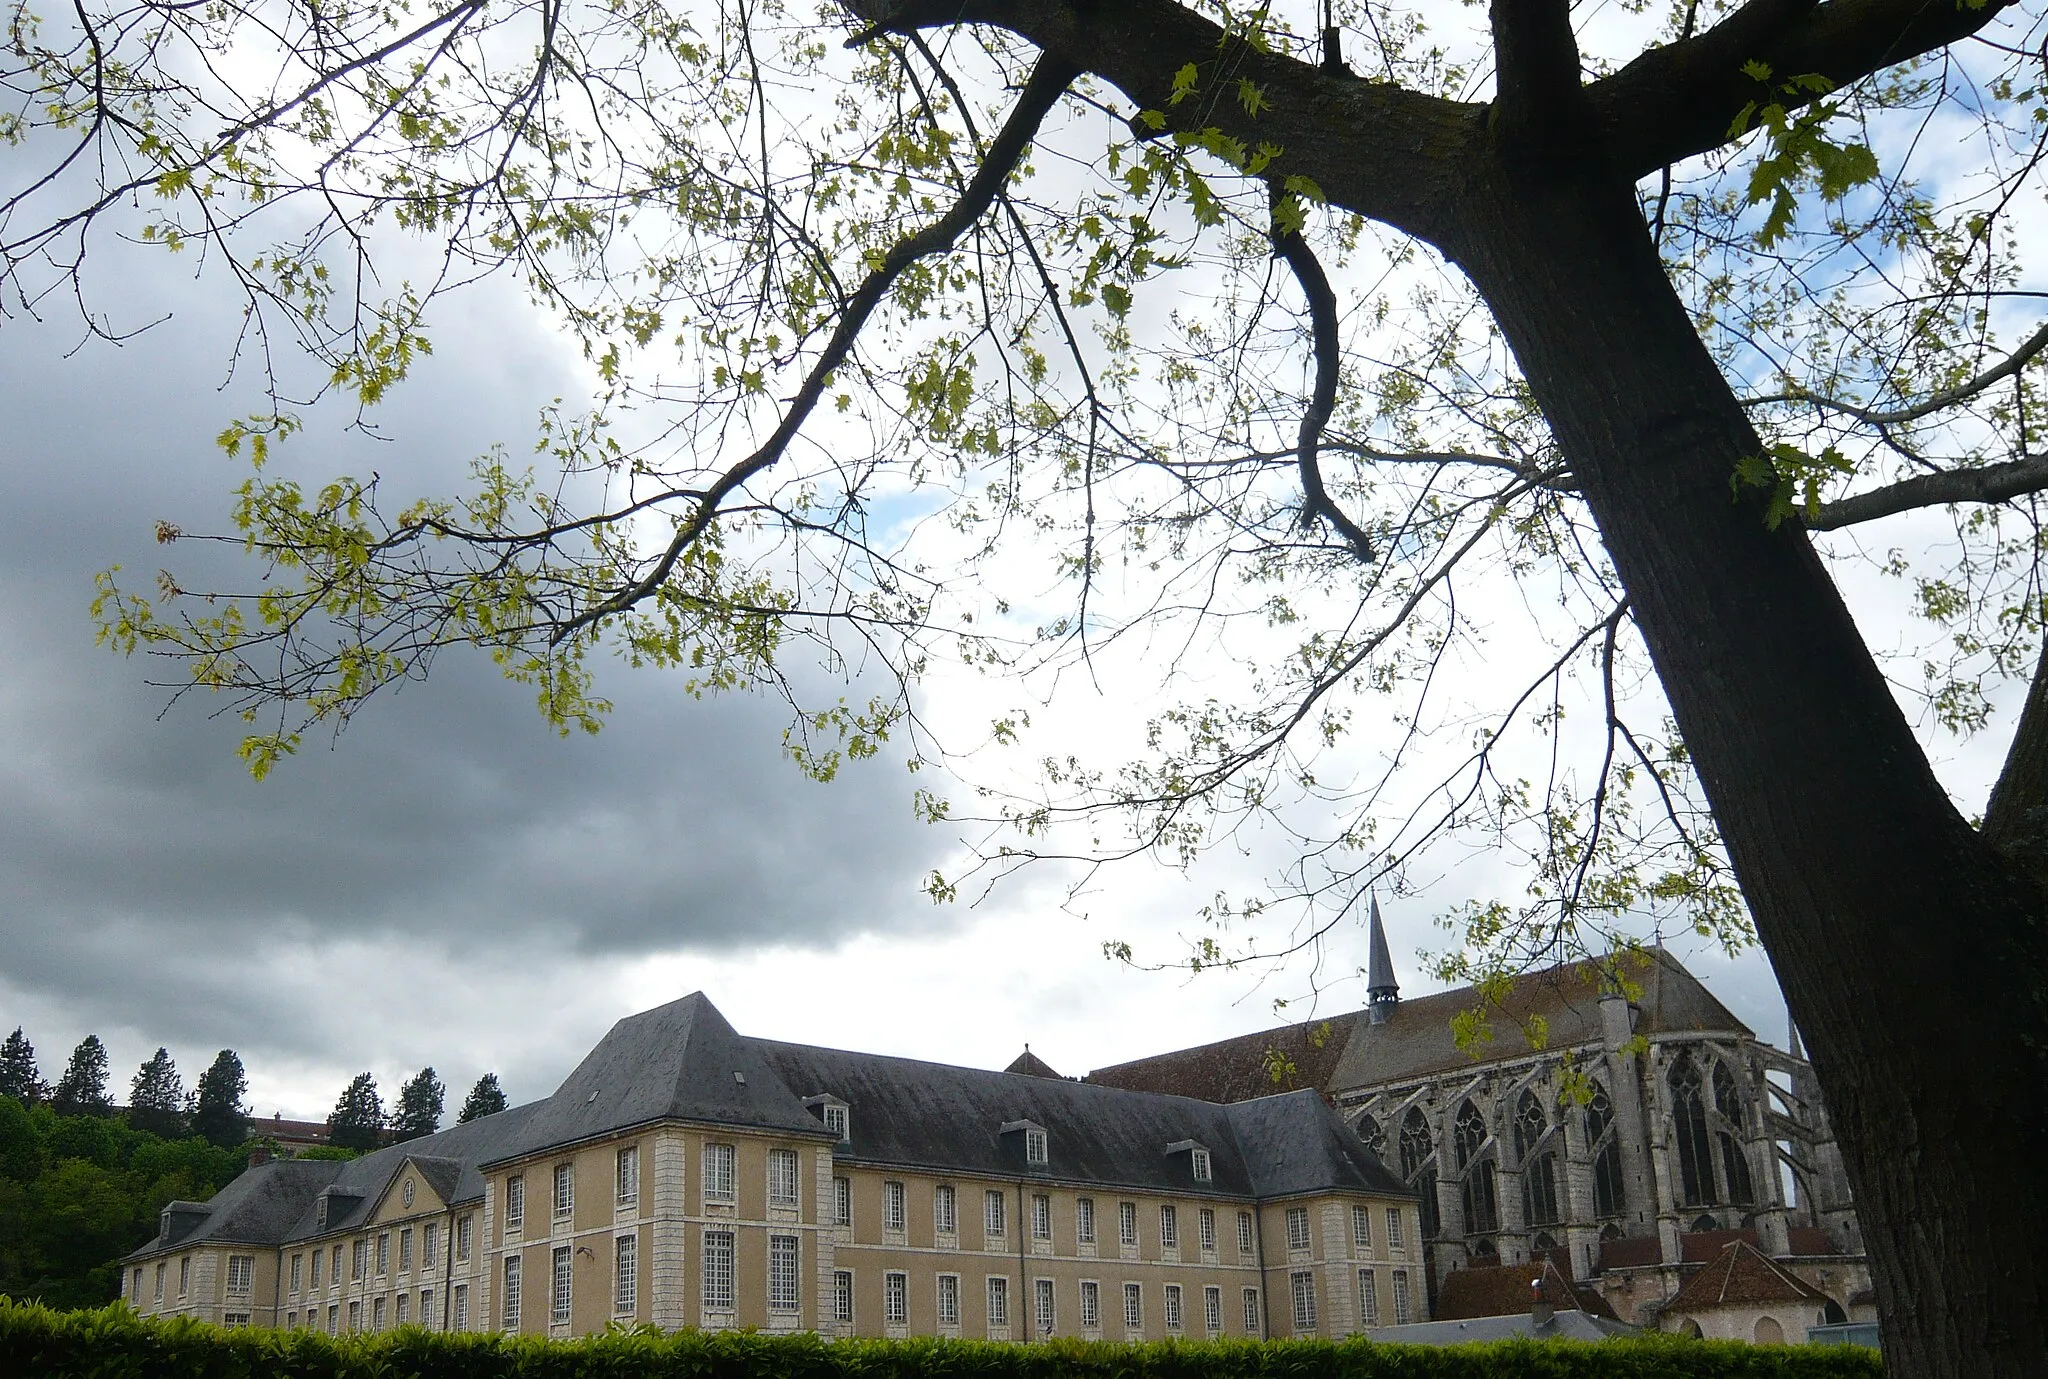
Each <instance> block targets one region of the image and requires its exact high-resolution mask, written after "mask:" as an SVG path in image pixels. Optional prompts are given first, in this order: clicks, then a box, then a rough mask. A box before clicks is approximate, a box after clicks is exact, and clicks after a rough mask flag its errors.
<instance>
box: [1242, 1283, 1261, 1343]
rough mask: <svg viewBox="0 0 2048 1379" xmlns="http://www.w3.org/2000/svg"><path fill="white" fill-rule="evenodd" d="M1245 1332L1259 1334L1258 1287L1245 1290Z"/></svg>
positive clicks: (1248, 1334)
mask: <svg viewBox="0 0 2048 1379" xmlns="http://www.w3.org/2000/svg"><path fill="white" fill-rule="evenodd" d="M1244 1334H1245V1335H1247V1336H1256V1335H1258V1334H1259V1290H1258V1289H1256V1288H1247V1289H1245V1290H1244Z"/></svg>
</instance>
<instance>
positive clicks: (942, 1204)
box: [932, 1183, 960, 1235]
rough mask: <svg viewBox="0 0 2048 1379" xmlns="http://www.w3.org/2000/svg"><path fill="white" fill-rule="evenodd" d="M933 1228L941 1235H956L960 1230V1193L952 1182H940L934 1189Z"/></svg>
mask: <svg viewBox="0 0 2048 1379" xmlns="http://www.w3.org/2000/svg"><path fill="white" fill-rule="evenodd" d="M932 1229H933V1230H935V1231H937V1232H938V1233H939V1234H940V1235H954V1234H957V1233H958V1232H959V1230H960V1194H959V1193H958V1192H956V1191H954V1189H953V1185H952V1184H951V1183H940V1184H939V1185H938V1186H937V1187H935V1188H933V1189H932Z"/></svg>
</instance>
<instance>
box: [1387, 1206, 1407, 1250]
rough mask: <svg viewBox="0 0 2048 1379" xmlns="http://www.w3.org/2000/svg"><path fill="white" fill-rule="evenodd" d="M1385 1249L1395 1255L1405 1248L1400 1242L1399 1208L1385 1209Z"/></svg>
mask: <svg viewBox="0 0 2048 1379" xmlns="http://www.w3.org/2000/svg"><path fill="white" fill-rule="evenodd" d="M1387 1248H1388V1249H1389V1250H1392V1251H1393V1252H1394V1253H1395V1254H1399V1253H1400V1252H1401V1251H1402V1250H1403V1249H1405V1248H1407V1247H1406V1245H1405V1244H1404V1243H1403V1242H1402V1240H1401V1209H1400V1208H1399V1207H1388V1208H1387Z"/></svg>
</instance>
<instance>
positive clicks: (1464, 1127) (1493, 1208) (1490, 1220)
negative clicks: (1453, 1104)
mask: <svg viewBox="0 0 2048 1379" xmlns="http://www.w3.org/2000/svg"><path fill="white" fill-rule="evenodd" d="M1451 1138H1452V1143H1453V1145H1454V1147H1455V1148H1456V1150H1457V1154H1458V1171H1459V1172H1460V1173H1461V1174H1463V1175H1464V1180H1465V1181H1464V1184H1463V1196H1464V1204H1465V1232H1466V1234H1468V1235H1479V1234H1485V1233H1488V1232H1491V1231H1496V1230H1499V1229H1500V1224H1499V1223H1500V1210H1499V1203H1498V1201H1497V1199H1496V1197H1495V1193H1494V1181H1493V1156H1492V1154H1490V1153H1488V1152H1487V1151H1486V1118H1485V1117H1484V1116H1482V1115H1481V1114H1480V1113H1479V1108H1478V1107H1477V1106H1475V1105H1473V1104H1472V1103H1471V1102H1470V1101H1467V1102H1465V1103H1464V1104H1463V1105H1462V1106H1460V1107H1459V1108H1458V1116H1457V1119H1456V1120H1455V1121H1454V1122H1453V1123H1452V1132H1451Z"/></svg>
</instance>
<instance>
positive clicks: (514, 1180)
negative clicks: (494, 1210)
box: [505, 1173, 526, 1231]
mask: <svg viewBox="0 0 2048 1379" xmlns="http://www.w3.org/2000/svg"><path fill="white" fill-rule="evenodd" d="M525 1220H526V1178H525V1175H523V1174H519V1173H515V1174H513V1175H512V1176H511V1177H509V1178H507V1179H506V1180H505V1229H506V1230H508V1231H516V1230H518V1229H519V1227H520V1226H521V1225H522V1224H523V1223H524V1222H525Z"/></svg>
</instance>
